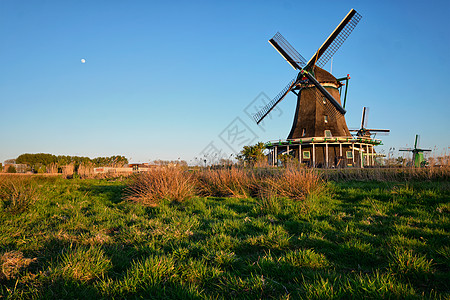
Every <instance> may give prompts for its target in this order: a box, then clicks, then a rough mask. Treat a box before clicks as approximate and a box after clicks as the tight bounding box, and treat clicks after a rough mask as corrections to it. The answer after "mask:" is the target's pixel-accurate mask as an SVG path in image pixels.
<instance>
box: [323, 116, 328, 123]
mask: <svg viewBox="0 0 450 300" xmlns="http://www.w3.org/2000/svg"><path fill="white" fill-rule="evenodd" d="M323 118H324V121H325V123H328V116H327V115H325V116H323Z"/></svg>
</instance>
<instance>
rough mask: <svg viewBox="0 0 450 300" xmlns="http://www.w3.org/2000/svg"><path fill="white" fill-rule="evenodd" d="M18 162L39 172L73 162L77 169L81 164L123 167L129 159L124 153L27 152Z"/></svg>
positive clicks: (20, 156) (17, 159) (18, 158)
mask: <svg viewBox="0 0 450 300" xmlns="http://www.w3.org/2000/svg"><path fill="white" fill-rule="evenodd" d="M15 161H16V164H26V165H28V166H29V167H30V168H31V171H33V172H38V170H39V169H42V168H46V167H50V166H55V167H57V168H61V167H62V166H66V165H69V164H73V165H74V167H75V169H78V167H79V166H80V165H91V166H94V167H103V166H117V167H121V166H124V165H126V164H128V159H127V158H126V157H125V156H122V155H114V156H110V157H96V158H89V157H85V156H69V155H53V154H48V153H36V154H30V153H25V154H21V155H19V157H17V158H16V160H15Z"/></svg>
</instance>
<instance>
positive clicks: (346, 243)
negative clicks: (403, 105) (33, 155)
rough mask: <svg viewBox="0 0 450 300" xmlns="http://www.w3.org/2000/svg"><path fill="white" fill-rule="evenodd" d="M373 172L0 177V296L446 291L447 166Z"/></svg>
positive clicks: (324, 295)
mask: <svg viewBox="0 0 450 300" xmlns="http://www.w3.org/2000/svg"><path fill="white" fill-rule="evenodd" d="M383 172H385V171H383ZM383 172H381V173H380V172H377V171H375V170H373V169H372V170H357V171H356V170H350V171H346V172H344V173H340V172H329V173H327V172H325V173H322V174H318V173H316V172H314V171H307V170H300V171H299V170H281V171H270V172H269V171H267V170H265V171H264V170H259V171H258V170H253V171H248V170H239V169H232V170H216V171H213V170H205V171H198V172H187V171H185V170H181V169H173V170H170V169H160V170H156V171H154V172H152V173H148V174H143V175H140V176H135V177H130V178H122V177H118V178H102V179H95V178H90V179H79V178H75V179H65V178H62V177H43V176H0V267H1V269H0V298H4V299H42V298H44V299H99V298H105V299H130V298H131V299H134V298H155V299H235V298H236V299H330V298H343V299H347V298H371V299H379V298H394V299H396V298H397V299H405V298H410V299H417V298H431V299H449V298H450V261H449V256H450V243H449V241H450V239H449V238H450V233H449V229H450V223H449V221H450V201H449V200H450V182H449V180H448V174H449V172H448V169H447V170H446V171H445V170H444V171H439V172H437V173H433V174H431V173H430V172H428V171H420V172H419V171H414V170H411V171H410V172H409V173H408V172H405V171H402V172H398V171H392V172H390V173H389V172H388V173H389V174H387V173H383ZM421 172H422V173H421ZM427 172H428V173H427Z"/></svg>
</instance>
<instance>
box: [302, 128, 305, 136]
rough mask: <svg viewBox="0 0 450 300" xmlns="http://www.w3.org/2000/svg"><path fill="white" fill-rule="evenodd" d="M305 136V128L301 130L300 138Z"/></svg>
mask: <svg viewBox="0 0 450 300" xmlns="http://www.w3.org/2000/svg"><path fill="white" fill-rule="evenodd" d="M305 135H306V128H303V129H302V136H305Z"/></svg>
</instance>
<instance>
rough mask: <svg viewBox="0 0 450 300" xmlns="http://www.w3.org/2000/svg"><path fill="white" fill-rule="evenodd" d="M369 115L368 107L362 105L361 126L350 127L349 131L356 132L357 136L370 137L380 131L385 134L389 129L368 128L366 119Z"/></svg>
mask: <svg viewBox="0 0 450 300" xmlns="http://www.w3.org/2000/svg"><path fill="white" fill-rule="evenodd" d="M368 116H369V108H368V107H365V106H364V107H363V113H362V117H361V127H360V128H359V129H350V132H356V136H357V137H370V136H371V135H372V134H374V132H375V133H377V132H380V133H384V134H387V133H389V132H390V130H389V129H368V128H367V120H368Z"/></svg>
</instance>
